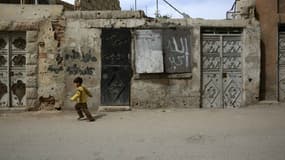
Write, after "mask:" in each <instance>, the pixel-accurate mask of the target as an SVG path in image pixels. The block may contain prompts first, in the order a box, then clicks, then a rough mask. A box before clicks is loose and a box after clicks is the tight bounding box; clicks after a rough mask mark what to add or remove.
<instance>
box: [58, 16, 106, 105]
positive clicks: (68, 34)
mask: <svg viewBox="0 0 285 160" xmlns="http://www.w3.org/2000/svg"><path fill="white" fill-rule="evenodd" d="M66 24H67V27H66V30H65V40H64V44H63V46H62V55H63V57H64V66H65V67H64V71H65V81H64V83H65V85H66V87H65V96H64V100H65V106H66V107H69V108H70V107H73V105H74V104H72V103H73V102H71V101H70V100H69V98H70V97H71V96H72V94H74V84H73V80H74V78H75V77H77V76H81V77H82V78H83V79H84V82H83V83H84V85H85V86H86V87H88V89H89V90H90V91H91V93H92V94H93V97H94V98H92V99H90V101H89V105H90V107H98V106H99V105H100V80H101V54H100V53H101V39H100V36H101V30H100V29H96V28H88V27H86V25H87V23H86V22H85V21H82V20H80V19H78V20H73V19H67V22H66Z"/></svg>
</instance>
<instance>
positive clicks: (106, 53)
mask: <svg viewBox="0 0 285 160" xmlns="http://www.w3.org/2000/svg"><path fill="white" fill-rule="evenodd" d="M101 39H102V48H101V51H102V78H101V105H102V106H129V105H130V81H131V65H130V56H131V32H130V30H128V29H103V30H102V34H101Z"/></svg>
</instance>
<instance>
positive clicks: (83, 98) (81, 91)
mask: <svg viewBox="0 0 285 160" xmlns="http://www.w3.org/2000/svg"><path fill="white" fill-rule="evenodd" d="M73 83H74V85H75V87H76V93H75V94H74V95H73V96H72V97H71V98H70V100H72V101H76V104H75V109H76V111H77V114H78V116H79V117H78V118H77V119H78V120H82V119H83V118H84V115H83V113H84V114H85V116H86V117H87V118H88V120H89V121H94V120H95V119H94V118H93V116H92V115H91V113H90V112H89V110H88V107H87V98H88V97H92V94H91V93H90V92H89V91H88V89H87V88H85V87H84V86H82V83H83V79H82V78H81V77H77V78H75V79H74V80H73ZM82 112H83V113H82Z"/></svg>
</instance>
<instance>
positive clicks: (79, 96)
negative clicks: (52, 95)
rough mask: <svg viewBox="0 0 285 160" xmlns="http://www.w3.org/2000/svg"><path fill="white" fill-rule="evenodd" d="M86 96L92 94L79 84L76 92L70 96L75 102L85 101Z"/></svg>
mask: <svg viewBox="0 0 285 160" xmlns="http://www.w3.org/2000/svg"><path fill="white" fill-rule="evenodd" d="M88 97H92V94H91V93H90V92H89V91H88V89H86V88H85V87H84V86H79V87H77V89H76V93H75V94H74V95H73V96H72V97H71V98H70V100H72V101H76V102H77V103H87V99H88Z"/></svg>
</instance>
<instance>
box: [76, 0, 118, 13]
mask: <svg viewBox="0 0 285 160" xmlns="http://www.w3.org/2000/svg"><path fill="white" fill-rule="evenodd" d="M75 3H78V2H75ZM78 5H79V6H77V7H78V9H79V10H82V11H85V10H121V7H120V1H119V0H91V1H90V0H80V2H79V4H78Z"/></svg>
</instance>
